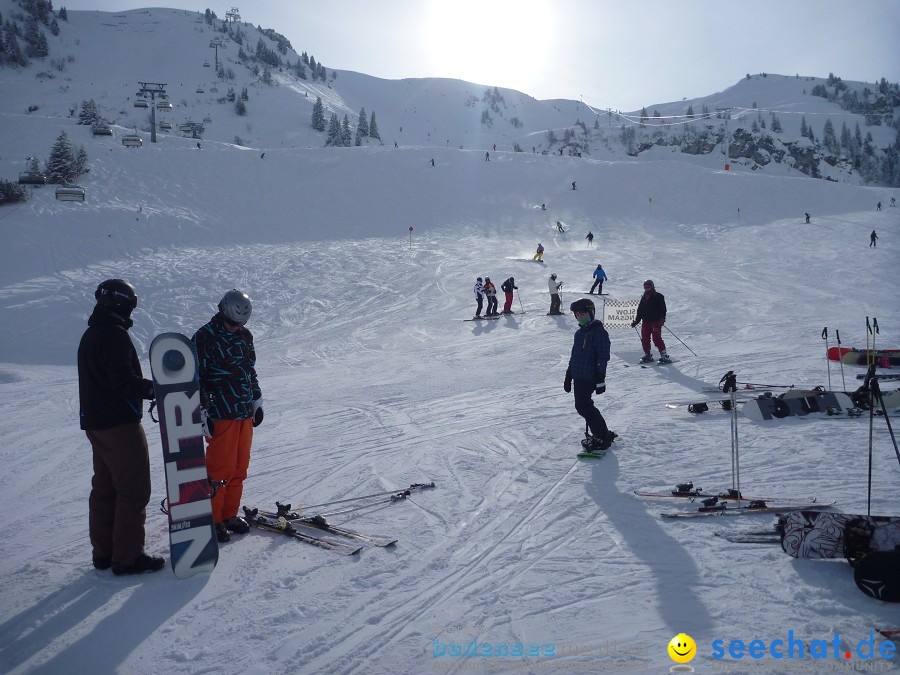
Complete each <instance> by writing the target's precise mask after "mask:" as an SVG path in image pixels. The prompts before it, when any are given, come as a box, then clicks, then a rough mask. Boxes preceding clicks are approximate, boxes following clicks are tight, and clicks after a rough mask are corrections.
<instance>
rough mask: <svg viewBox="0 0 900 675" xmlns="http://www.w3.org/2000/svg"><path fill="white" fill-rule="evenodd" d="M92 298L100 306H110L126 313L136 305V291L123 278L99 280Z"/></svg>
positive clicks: (129, 312)
mask: <svg viewBox="0 0 900 675" xmlns="http://www.w3.org/2000/svg"><path fill="white" fill-rule="evenodd" d="M94 298H95V299H96V300H97V304H98V305H100V306H102V307H111V308H113V309H116V310H119V311H120V312H121V311H125V312H127V313H128V314H131V311H132V310H133V309H134V308H135V307H137V293H136V292H135V290H134V286H132V285H131V284H129V283H128V282H127V281H125V280H123V279H107V280H106V281H102V282H100V285H99V286H97V290H96V291H94Z"/></svg>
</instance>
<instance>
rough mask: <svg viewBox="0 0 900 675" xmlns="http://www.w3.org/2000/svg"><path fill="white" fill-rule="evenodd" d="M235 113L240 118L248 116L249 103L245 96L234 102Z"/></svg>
mask: <svg viewBox="0 0 900 675" xmlns="http://www.w3.org/2000/svg"><path fill="white" fill-rule="evenodd" d="M234 112H235V113H237V115H239V116H240V117H244V116H245V115H246V114H247V103H246V102H245V99H244V97H243V96H242V97H241V98H239V99H238V100H237V101H235V102H234Z"/></svg>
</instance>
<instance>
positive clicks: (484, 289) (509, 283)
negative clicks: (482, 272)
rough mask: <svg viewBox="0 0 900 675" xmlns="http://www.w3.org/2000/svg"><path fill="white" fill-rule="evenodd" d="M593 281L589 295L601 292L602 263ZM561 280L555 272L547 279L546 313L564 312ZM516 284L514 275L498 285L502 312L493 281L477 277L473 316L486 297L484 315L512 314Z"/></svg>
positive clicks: (478, 314)
mask: <svg viewBox="0 0 900 675" xmlns="http://www.w3.org/2000/svg"><path fill="white" fill-rule="evenodd" d="M593 279H594V283H593V284H592V285H591V290H590V291H588V293H589V294H590V295H593V294H594V289H595V288H596V289H597V293H598V294H600V295H602V294H603V282H604V281H607V277H606V271H605V270H604V269H603V265H597V269H595V270H594V273H593ZM562 286H563V282H562V281H557V277H556V274H555V273H554V274H551V275H550V277H549V278H548V279H547V290H548V291H549V293H550V311H549V313H548V314H550V315H552V316H557V315H560V314H564V313H565V312H563V311H562V310H561V309H560V305H561V302H562V300H561V298H560V295H559V292H560V290H562ZM518 288H519V287H518V286H516V280H515V278H514V277H510V278H509V279H507V280H506V281H504V282H503V283H502V284H501V285H500V290H502V291H503V292H504V293H505V294H506V302H505V303H504V304H503V312H498V311H497V287H496V286H495V285H494V282H492V281H491V278H490V277H484V278H482V277H478V278H477V279H476V280H475V286H474V288H473V289H472V290H473V291H474V292H475V302H476V303H477V307H476V309H475V318H479V317H481V312H482V310H483V309H484V300H485V298H487V312H485V314H484V316H500V314H501V313H502V314H513V311H512V302H513V291H515V290H518Z"/></svg>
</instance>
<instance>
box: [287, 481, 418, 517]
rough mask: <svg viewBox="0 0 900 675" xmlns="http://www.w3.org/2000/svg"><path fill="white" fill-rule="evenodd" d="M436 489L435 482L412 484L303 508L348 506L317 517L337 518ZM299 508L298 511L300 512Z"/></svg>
mask: <svg viewBox="0 0 900 675" xmlns="http://www.w3.org/2000/svg"><path fill="white" fill-rule="evenodd" d="M433 487H435V485H434V481H431V482H430V483H412V484H411V485H410V486H409V487H407V488H403V489H400V490H387V491H385V492H376V493H373V494H370V495H361V496H359V497H348V498H346V499H338V500H335V501H331V502H323V503H321V504H312V505H310V506H306V507H303V509H304V510H311V509H327V508H329V507H333V506H338V505H341V504H346V505H347V507H346V508H343V507H342V508H339V509H338V510H336V511H328V512H320V513H317V514H315V515H319V516H323V517H324V516H335V515H339V514H344V513H352V512H354V511H360V510H362V509H369V508H373V507H376V506H387V505H388V504H392V503H393V502H395V501H402V500H404V499H406V498H407V497H409V496H410V495H411V494H412V493H413V492H416V491H418V490H426V489H428V488H433ZM355 502H367V503H364V504H355ZM299 510H300V509H299V507H298V511H299Z"/></svg>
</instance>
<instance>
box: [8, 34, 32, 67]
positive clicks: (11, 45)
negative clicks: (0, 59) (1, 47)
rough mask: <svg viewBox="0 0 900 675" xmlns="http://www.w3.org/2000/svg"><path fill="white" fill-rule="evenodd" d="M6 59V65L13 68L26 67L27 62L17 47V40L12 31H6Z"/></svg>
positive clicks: (20, 49)
mask: <svg viewBox="0 0 900 675" xmlns="http://www.w3.org/2000/svg"><path fill="white" fill-rule="evenodd" d="M6 59H7V62H8V63H11V64H12V65H14V66H22V67H25V66H27V65H28V60H27V59H26V58H25V55H24V54H23V53H22V48H21V47H19V40H18V38H17V37H16V33H15V31H13V30H7V31H6Z"/></svg>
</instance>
